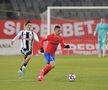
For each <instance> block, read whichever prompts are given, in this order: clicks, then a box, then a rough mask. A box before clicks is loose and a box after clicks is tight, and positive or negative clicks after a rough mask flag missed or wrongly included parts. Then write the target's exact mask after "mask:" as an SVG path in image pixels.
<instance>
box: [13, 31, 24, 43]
mask: <svg viewBox="0 0 108 90" xmlns="http://www.w3.org/2000/svg"><path fill="white" fill-rule="evenodd" d="M21 34H22V31H20V32H19V33H18V34H17V35H16V36H15V37H14V38H13V39H12V41H13V42H14V41H15V40H17V39H18V38H19V37H20V36H21Z"/></svg>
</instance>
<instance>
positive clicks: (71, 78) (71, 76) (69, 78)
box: [68, 74, 76, 81]
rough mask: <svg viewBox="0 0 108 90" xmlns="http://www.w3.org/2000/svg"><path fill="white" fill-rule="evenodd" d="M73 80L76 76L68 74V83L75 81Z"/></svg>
mask: <svg viewBox="0 0 108 90" xmlns="http://www.w3.org/2000/svg"><path fill="white" fill-rule="evenodd" d="M75 79H76V75H75V74H69V75H68V80H69V81H75Z"/></svg>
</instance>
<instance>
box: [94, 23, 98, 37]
mask: <svg viewBox="0 0 108 90" xmlns="http://www.w3.org/2000/svg"><path fill="white" fill-rule="evenodd" d="M98 29H99V25H98V24H97V25H96V28H95V30H94V36H95V35H96V33H97V32H98Z"/></svg>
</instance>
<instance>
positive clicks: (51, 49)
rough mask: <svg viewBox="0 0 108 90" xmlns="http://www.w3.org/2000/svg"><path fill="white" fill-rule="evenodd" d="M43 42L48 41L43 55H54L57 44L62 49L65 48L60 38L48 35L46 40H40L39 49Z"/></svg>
mask: <svg viewBox="0 0 108 90" xmlns="http://www.w3.org/2000/svg"><path fill="white" fill-rule="evenodd" d="M44 41H48V43H47V46H46V49H45V53H50V54H53V55H54V54H55V51H56V50H57V47H58V45H59V44H61V47H62V48H64V47H65V44H64V41H63V38H62V37H61V36H57V35H54V34H50V35H48V36H47V38H42V39H41V40H40V48H42V47H43V42H44Z"/></svg>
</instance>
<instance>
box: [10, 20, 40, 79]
mask: <svg viewBox="0 0 108 90" xmlns="http://www.w3.org/2000/svg"><path fill="white" fill-rule="evenodd" d="M31 27H32V23H31V22H30V21H27V22H26V23H25V28H26V29H25V30H23V31H20V32H19V33H18V34H17V35H16V36H15V37H14V39H12V41H11V44H13V43H14V41H15V40H17V39H19V38H21V53H22V54H23V55H24V56H25V57H24V61H23V64H22V65H21V67H20V69H19V71H18V74H19V77H22V75H23V74H24V72H25V69H26V66H27V64H28V62H29V60H30V59H31V57H32V45H33V41H34V40H35V41H36V42H39V38H38V36H37V34H36V33H35V32H34V31H32V30H31Z"/></svg>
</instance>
